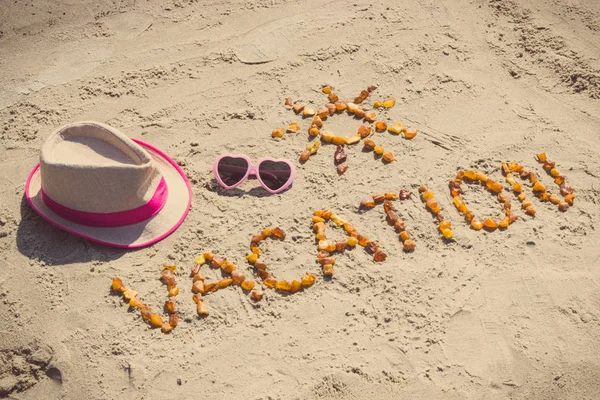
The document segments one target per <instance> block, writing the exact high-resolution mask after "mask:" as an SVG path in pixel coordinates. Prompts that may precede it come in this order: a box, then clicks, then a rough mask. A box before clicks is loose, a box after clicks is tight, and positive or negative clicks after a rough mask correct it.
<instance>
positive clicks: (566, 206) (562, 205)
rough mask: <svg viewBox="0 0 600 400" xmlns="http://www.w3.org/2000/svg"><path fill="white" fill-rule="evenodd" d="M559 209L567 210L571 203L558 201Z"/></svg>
mask: <svg viewBox="0 0 600 400" xmlns="http://www.w3.org/2000/svg"><path fill="white" fill-rule="evenodd" d="M558 209H559V210H560V211H567V210H568V209H569V203H567V202H566V201H561V202H560V203H558Z"/></svg>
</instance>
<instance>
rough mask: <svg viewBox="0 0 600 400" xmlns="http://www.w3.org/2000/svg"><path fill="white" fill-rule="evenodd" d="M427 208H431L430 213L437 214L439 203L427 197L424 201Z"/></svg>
mask: <svg viewBox="0 0 600 400" xmlns="http://www.w3.org/2000/svg"><path fill="white" fill-rule="evenodd" d="M425 205H426V206H427V208H429V209H430V210H431V212H432V213H434V214H438V213H439V212H440V211H441V210H440V205H439V203H438V202H437V201H436V200H435V199H429V200H427V201H426V202H425Z"/></svg>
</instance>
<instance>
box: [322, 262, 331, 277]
mask: <svg viewBox="0 0 600 400" xmlns="http://www.w3.org/2000/svg"><path fill="white" fill-rule="evenodd" d="M323 275H324V276H331V275H333V265H331V264H325V265H323Z"/></svg>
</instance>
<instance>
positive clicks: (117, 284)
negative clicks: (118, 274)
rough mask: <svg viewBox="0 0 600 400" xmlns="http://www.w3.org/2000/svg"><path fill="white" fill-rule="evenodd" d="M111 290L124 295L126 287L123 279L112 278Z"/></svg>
mask: <svg viewBox="0 0 600 400" xmlns="http://www.w3.org/2000/svg"><path fill="white" fill-rule="evenodd" d="M111 289H112V290H114V291H115V292H119V293H123V292H124V291H125V286H123V281H122V280H121V278H112V284H111Z"/></svg>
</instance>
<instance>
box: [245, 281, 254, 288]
mask: <svg viewBox="0 0 600 400" xmlns="http://www.w3.org/2000/svg"><path fill="white" fill-rule="evenodd" d="M254 285H255V282H254V281H243V282H242V288H243V289H244V290H252V289H253V288H254Z"/></svg>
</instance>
